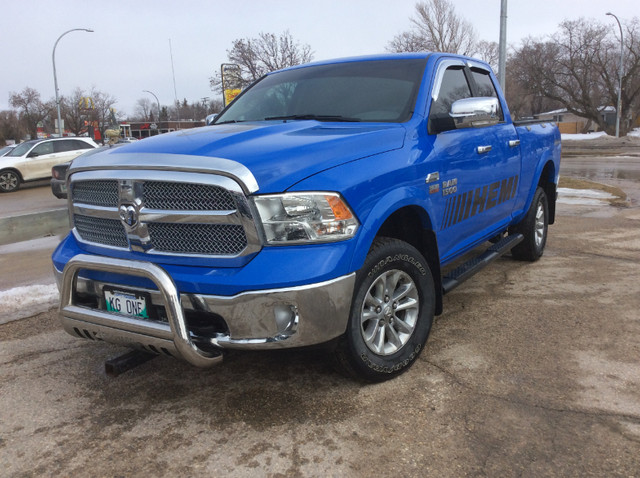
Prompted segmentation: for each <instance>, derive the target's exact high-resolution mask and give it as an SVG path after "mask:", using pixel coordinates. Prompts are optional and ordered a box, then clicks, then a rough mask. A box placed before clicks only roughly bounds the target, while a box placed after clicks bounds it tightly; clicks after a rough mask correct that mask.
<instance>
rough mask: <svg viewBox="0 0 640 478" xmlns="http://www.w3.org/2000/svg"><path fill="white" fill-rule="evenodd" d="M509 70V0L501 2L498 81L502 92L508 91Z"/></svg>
mask: <svg viewBox="0 0 640 478" xmlns="http://www.w3.org/2000/svg"><path fill="white" fill-rule="evenodd" d="M506 68H507V0H501V2H500V58H499V60H498V81H499V82H500V86H501V87H502V92H503V93H504V91H505V90H506V86H507V85H506V76H507V75H506Z"/></svg>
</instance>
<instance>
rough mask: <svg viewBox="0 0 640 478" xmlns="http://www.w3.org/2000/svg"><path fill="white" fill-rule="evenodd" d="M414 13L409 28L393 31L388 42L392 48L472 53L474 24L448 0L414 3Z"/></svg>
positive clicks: (429, 0)
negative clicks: (392, 35)
mask: <svg viewBox="0 0 640 478" xmlns="http://www.w3.org/2000/svg"><path fill="white" fill-rule="evenodd" d="M415 8H416V16H415V17H414V18H411V24H412V27H411V29H410V30H408V31H405V32H402V33H400V34H398V35H396V36H395V37H394V38H393V40H391V42H390V43H389V44H388V45H387V50H389V51H393V52H405V51H441V52H447V53H459V54H462V55H473V54H475V53H476V48H477V46H476V33H475V31H474V29H473V26H472V25H471V24H470V23H469V22H467V21H466V20H464V19H463V18H462V17H460V16H459V15H458V14H457V12H456V10H455V7H454V5H453V3H451V2H449V1H448V0H427V1H425V2H418V3H416V7H415Z"/></svg>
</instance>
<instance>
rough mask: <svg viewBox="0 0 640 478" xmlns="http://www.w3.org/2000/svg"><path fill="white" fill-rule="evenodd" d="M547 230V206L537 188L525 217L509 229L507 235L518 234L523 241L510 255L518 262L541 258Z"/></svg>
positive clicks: (541, 191) (540, 189)
mask: <svg viewBox="0 0 640 478" xmlns="http://www.w3.org/2000/svg"><path fill="white" fill-rule="evenodd" d="M548 229H549V205H548V201H547V195H546V194H545V192H544V189H542V188H541V187H538V189H536V192H535V194H534V195H533V201H531V206H530V207H529V211H527V215H526V216H525V217H524V219H523V220H522V221H521V222H520V223H519V224H517V225H515V226H513V227H512V228H510V229H509V234H514V233H520V234H522V235H523V236H524V240H523V241H522V242H521V243H520V244H518V245H517V246H515V247H514V248H513V249H511V255H512V256H513V258H514V259H517V260H519V261H530V262H534V261H537V260H538V259H540V257H542V254H543V252H544V247H545V245H546V244H547V231H548Z"/></svg>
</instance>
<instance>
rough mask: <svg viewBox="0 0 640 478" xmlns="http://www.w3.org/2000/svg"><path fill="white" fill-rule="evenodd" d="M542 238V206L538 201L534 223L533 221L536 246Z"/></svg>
mask: <svg viewBox="0 0 640 478" xmlns="http://www.w3.org/2000/svg"><path fill="white" fill-rule="evenodd" d="M543 239H544V208H543V207H542V203H538V208H537V209H536V223H535V242H536V246H537V247H540V245H541V244H542V241H543Z"/></svg>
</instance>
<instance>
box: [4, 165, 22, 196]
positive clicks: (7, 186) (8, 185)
mask: <svg viewBox="0 0 640 478" xmlns="http://www.w3.org/2000/svg"><path fill="white" fill-rule="evenodd" d="M21 182H22V180H21V178H20V175H19V174H18V173H17V172H15V171H12V170H10V169H5V170H4V171H0V192H3V193H10V192H13V191H15V190H16V189H18V187H19V186H20V183H21Z"/></svg>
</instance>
